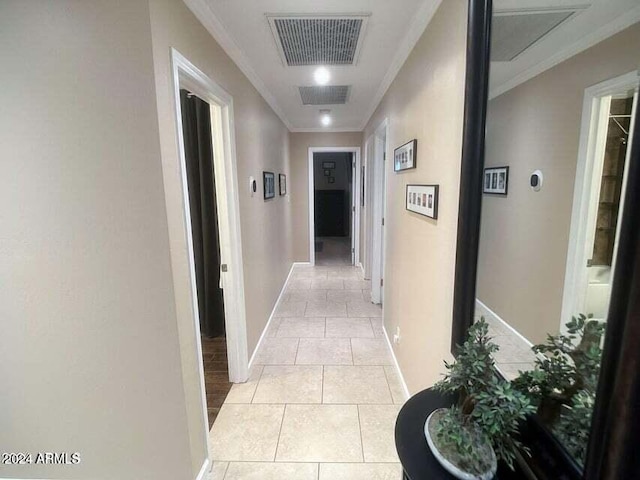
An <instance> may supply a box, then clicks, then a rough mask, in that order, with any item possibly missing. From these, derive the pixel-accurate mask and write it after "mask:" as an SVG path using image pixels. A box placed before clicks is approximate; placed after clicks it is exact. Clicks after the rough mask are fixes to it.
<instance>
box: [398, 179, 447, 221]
mask: <svg viewBox="0 0 640 480" xmlns="http://www.w3.org/2000/svg"><path fill="white" fill-rule="evenodd" d="M439 189H440V186H439V185H407V198H406V208H407V210H409V211H410V212H414V213H419V214H420V215H424V216H425V217H429V218H433V219H434V220H437V218H438V190H439Z"/></svg>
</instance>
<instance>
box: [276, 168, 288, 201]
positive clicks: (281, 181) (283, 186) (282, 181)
mask: <svg viewBox="0 0 640 480" xmlns="http://www.w3.org/2000/svg"><path fill="white" fill-rule="evenodd" d="M278 185H279V186H280V196H283V195H286V194H287V176H286V175H285V174H284V173H281V174H280V175H278Z"/></svg>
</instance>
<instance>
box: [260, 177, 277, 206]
mask: <svg viewBox="0 0 640 480" xmlns="http://www.w3.org/2000/svg"><path fill="white" fill-rule="evenodd" d="M262 181H263V183H264V199H265V200H268V199H270V198H273V197H275V196H276V176H275V174H274V173H273V172H262Z"/></svg>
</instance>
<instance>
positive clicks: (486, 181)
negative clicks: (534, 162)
mask: <svg viewBox="0 0 640 480" xmlns="http://www.w3.org/2000/svg"><path fill="white" fill-rule="evenodd" d="M508 190H509V167H489V168H485V169H484V177H483V183H482V193H488V194H492V195H507V192H508Z"/></svg>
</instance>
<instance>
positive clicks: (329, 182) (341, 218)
mask: <svg viewBox="0 0 640 480" xmlns="http://www.w3.org/2000/svg"><path fill="white" fill-rule="evenodd" d="M359 171H360V147H343V148H341V147H323V148H320V147H318V148H316V147H312V148H310V149H309V238H310V246H309V249H310V252H309V257H310V261H311V264H312V265H323V266H349V265H357V264H358V263H359V262H360V259H359V257H360V248H359V244H360V228H359V225H360V182H361V179H360V176H359V175H357V174H356V172H359Z"/></svg>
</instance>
